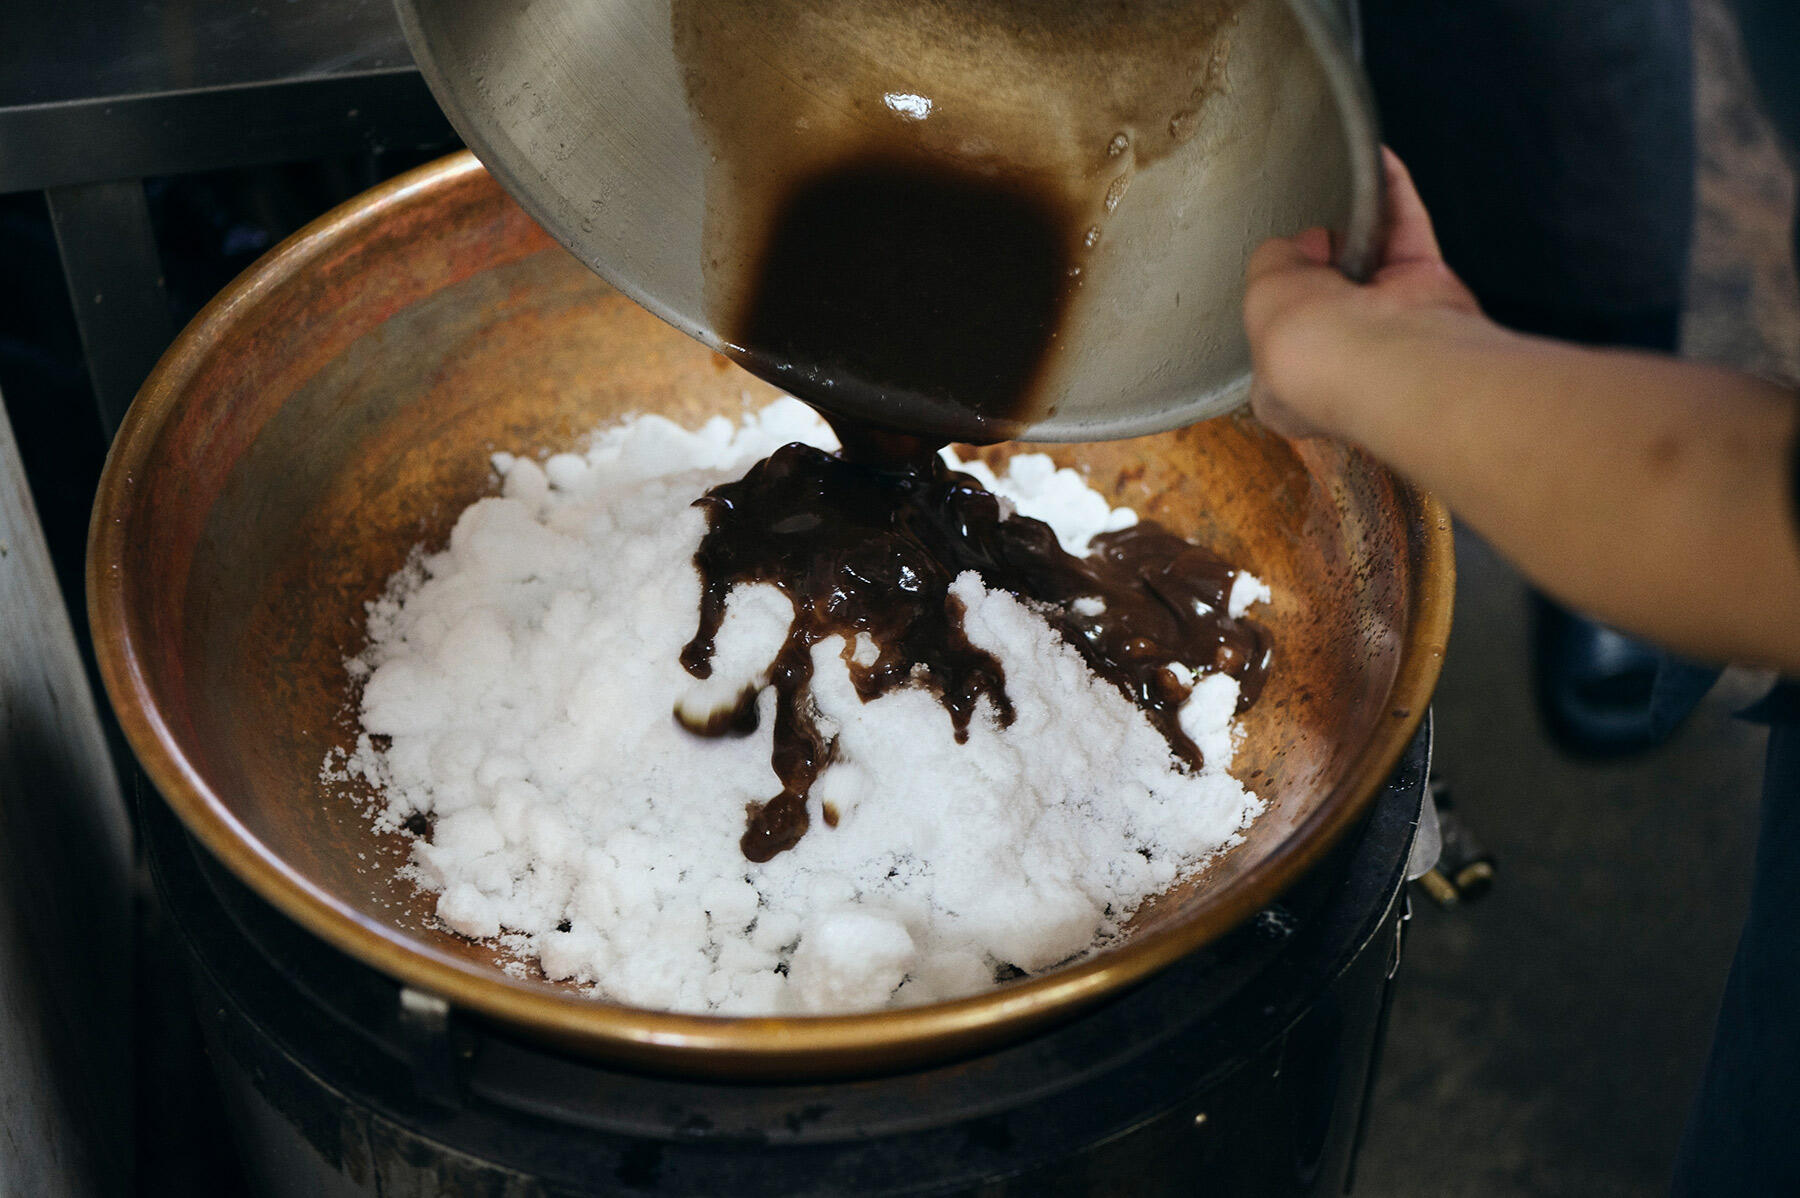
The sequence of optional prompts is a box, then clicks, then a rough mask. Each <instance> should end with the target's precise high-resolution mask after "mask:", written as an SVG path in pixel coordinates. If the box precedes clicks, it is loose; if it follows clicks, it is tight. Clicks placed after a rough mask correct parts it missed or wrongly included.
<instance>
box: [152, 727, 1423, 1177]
mask: <svg viewBox="0 0 1800 1198" xmlns="http://www.w3.org/2000/svg"><path fill="white" fill-rule="evenodd" d="M1428 728H1429V726H1427V729H1425V730H1422V731H1421V735H1420V738H1419V740H1418V741H1417V742H1415V744H1414V746H1413V748H1412V750H1411V751H1409V753H1408V755H1407V757H1406V759H1405V761H1404V763H1403V765H1402V766H1401V768H1400V770H1399V771H1398V773H1397V774H1396V776H1395V778H1394V780H1393V782H1392V783H1390V785H1389V787H1388V788H1387V790H1386V791H1385V792H1384V794H1383V795H1382V797H1381V798H1380V800H1379V801H1378V803H1377V805H1376V807H1375V810H1374V812H1373V813H1372V815H1371V816H1370V818H1369V820H1368V822H1367V823H1366V824H1365V825H1364V826H1363V828H1362V829H1361V830H1360V831H1359V832H1358V833H1356V834H1354V835H1353V836H1351V837H1350V838H1349V839H1348V841H1347V842H1346V843H1345V844H1344V845H1343V846H1342V847H1341V848H1340V849H1339V850H1337V851H1336V852H1335V853H1334V854H1333V856H1332V857H1331V858H1329V859H1328V860H1327V862H1326V863H1324V864H1323V865H1321V866H1320V867H1319V868H1318V869H1317V870H1315V871H1314V872H1313V873H1312V874H1311V875H1309V876H1308V877H1307V878H1306V879H1305V880H1304V881H1303V882H1302V883H1301V884H1300V885H1299V886H1298V887H1296V888H1295V889H1294V890H1293V891H1292V892H1291V893H1290V894H1289V895H1288V896H1287V897H1286V898H1285V899H1284V900H1283V902H1282V903H1280V904H1278V905H1277V906H1276V907H1274V908H1271V909H1270V910H1268V911H1265V912H1264V913H1262V914H1261V915H1260V916H1259V917H1257V918H1256V919H1255V920H1252V921H1251V922H1250V923H1249V924H1247V925H1246V926H1245V927H1244V928H1242V929H1240V930H1239V931H1238V932H1236V933H1234V934H1233V935H1232V936H1230V937H1227V938H1226V939H1225V940H1223V941H1221V942H1218V943H1216V944H1214V945H1212V946H1210V947H1209V948H1208V949H1206V950H1204V951H1203V952H1201V953H1198V954H1195V955H1194V956H1193V957H1191V958H1189V959H1187V960H1185V961H1183V962H1180V963H1179V964H1177V965H1176V966H1174V967H1172V968H1171V969H1169V970H1167V971H1166V972H1164V973H1163V974H1161V975H1158V977H1156V978H1155V979H1153V980H1152V981H1150V982H1148V983H1146V984H1145V985H1143V986H1141V987H1139V988H1137V989H1136V990H1133V991H1132V992H1130V993H1128V994H1126V995H1124V996H1123V997H1121V998H1119V999H1118V1000H1116V1001H1114V1002H1112V1003H1109V1004H1107V1005H1106V1006H1104V1007H1102V1008H1100V1009H1099V1010H1097V1011H1094V1012H1091V1013H1089V1014H1087V1015H1084V1016H1082V1017H1080V1018H1078V1019H1076V1020H1074V1021H1073V1022H1071V1023H1068V1024H1066V1025H1064V1026H1062V1027H1060V1028H1057V1029H1054V1030H1052V1031H1050V1032H1047V1033H1045V1034H1042V1035H1040V1036H1037V1037H1035V1038H1033V1039H1031V1040H1028V1041H1026V1042H1024V1043H1021V1044H1017V1045H1014V1046H1011V1047H1008V1048H1003V1049H1001V1050H999V1051H996V1052H993V1053H989V1054H986V1055H983V1056H979V1057H976V1058H974V1059H971V1060H966V1061H961V1062H957V1063H954V1064H950V1065H946V1066H939V1067H934V1068H929V1069H924V1070H920V1071H917V1072H914V1073H907V1074H901V1075H898V1076H889V1077H879V1078H870V1079H866V1080H861V1081H850V1082H837V1083H824V1084H804V1085H742V1084H735V1085H733V1084H717V1083H707V1082H701V1081H691V1080H684V1079H676V1078H665V1077H650V1076H645V1075H641V1074H633V1073H627V1072H624V1071H621V1070H617V1069H611V1068H607V1067H604V1066H599V1065H595V1064H592V1063H588V1062H583V1061H578V1060H572V1059H569V1058H566V1057H563V1056H561V1055H558V1054H556V1053H554V1052H549V1051H546V1050H544V1049H542V1048H539V1047H537V1046H534V1045H531V1044H527V1043H523V1042H520V1041H518V1040H516V1039H514V1038H512V1037H510V1036H508V1035H507V1034H506V1033H505V1031H504V1030H503V1029H498V1028H494V1027H490V1026H486V1025H483V1024H480V1023H477V1022H475V1021H472V1020H469V1019H467V1018H465V1017H462V1016H460V1015H456V1014H454V1013H453V1014H452V1016H451V1018H450V1020H449V1021H448V1024H447V1027H446V1030H445V1032H444V1039H443V1040H442V1041H441V1042H438V1041H434V1042H432V1043H430V1044H424V1045H421V1044H420V1042H419V1036H418V1026H417V1025H416V1023H415V1024H414V1026H412V1027H411V1028H409V1027H408V1026H407V1020H408V1016H406V1015H404V1014H403V1012H405V1011H406V1009H407V1008H406V1006H405V1004H404V1002H403V999H402V996H401V993H400V988H399V987H398V986H397V985H396V984H395V983H393V982H391V981H389V980H388V979H386V978H384V977H382V976H380V975H378V974H376V973H374V972H373V971H370V970H367V969H364V968H363V967H361V966H358V965H356V964H354V963H353V962H350V961H348V960H347V959H346V958H343V957H342V956H340V955H338V954H336V953H335V952H333V951H332V950H330V949H329V948H327V947H326V946H324V945H323V944H322V943H320V942H318V941H316V940H314V939H312V938H311V937H310V936H308V935H306V934H305V933H303V932H301V931H300V930H299V929H297V928H296V927H294V926H293V925H292V924H289V923H288V922H287V921H286V920H284V919H282V918H281V917H280V916H279V915H277V914H276V913H275V912H274V911H273V910H272V909H270V908H268V907H267V906H266V905H264V904H262V903H261V902H260V901H259V900H257V899H255V898H254V896H251V895H249V894H248V892H246V891H244V890H243V888H242V887H241V886H238V885H237V884H236V883H235V882H234V881H233V880H232V879H231V878H230V877H229V876H228V875H226V874H225V873H224V871H223V870H222V869H220V868H219V867H217V866H216V865H215V864H213V863H212V862H211V860H210V859H209V858H207V857H205V855H204V854H203V853H202V852H200V851H199V850H197V849H196V848H195V846H193V844H192V843H191V842H190V841H189V840H188V839H187V837H186V836H185V834H184V833H183V832H182V831H181V829H180V828H179V826H178V825H177V824H176V822H175V821H174V819H173V817H172V816H171V815H170V814H169V813H168V811H167V810H166V809H165V808H163V806H162V805H161V804H160V803H158V802H154V801H151V802H148V803H147V804H146V811H145V812H144V828H145V834H146V843H147V847H148V850H149V853H150V855H151V859H152V862H153V864H154V866H155V868H156V873H157V876H158V882H159V886H160V888H161V890H162V893H163V896H164V899H165V902H166V903H167V905H168V908H169V911H170V914H171V916H172V920H173V922H174V923H175V924H176V925H177V926H178V927H179V929H180V931H181V934H182V937H183V939H184V940H185V943H186V945H187V948H188V951H189V954H190V956H191V959H192V963H193V965H194V966H195V968H194V970H193V972H194V975H195V978H196V983H197V990H198V994H199V996H200V1004H201V1009H202V1011H203V1015H204V1020H205V1023H206V1025H207V1031H208V1035H209V1038H211V1039H212V1040H213V1041H214V1043H215V1044H216V1045H217V1047H218V1051H219V1055H220V1056H221V1058H222V1059H226V1060H229V1061H230V1062H231V1064H230V1065H229V1066H228V1067H227V1070H226V1072H227V1076H228V1085H235V1086H237V1087H238V1088H239V1089H240V1090H243V1088H244V1087H249V1090H245V1091H244V1093H245V1094H246V1098H245V1101H246V1102H251V1101H252V1098H250V1097H249V1095H250V1093H251V1092H252V1091H253V1092H254V1095H255V1097H254V1099H253V1101H254V1103H255V1104H256V1105H258V1106H266V1107H267V1108H268V1110H269V1111H272V1112H274V1113H275V1114H273V1115H271V1116H270V1117H269V1118H266V1119H263V1120H262V1121H261V1124H260V1126H261V1127H262V1134H261V1135H260V1137H252V1138H253V1139H254V1140H256V1141H257V1142H258V1143H259V1144H260V1145H261V1147H260V1148H258V1149H257V1150H258V1151H267V1150H268V1146H267V1143H266V1141H267V1140H268V1134H267V1133H268V1130H269V1128H270V1127H271V1126H274V1127H282V1128H287V1129H289V1130H290V1131H291V1133H292V1136H293V1138H294V1139H295V1141H296V1142H303V1143H305V1144H307V1145H310V1148H309V1149H308V1153H307V1154H303V1155H305V1157H306V1159H307V1160H310V1161H313V1162H315V1163H319V1162H322V1164H320V1166H319V1167H321V1168H324V1169H328V1170H330V1171H332V1173H333V1175H334V1176H335V1175H337V1174H339V1173H341V1174H343V1175H344V1176H345V1177H353V1176H354V1177H359V1178H361V1179H362V1183H361V1184H365V1185H366V1184H368V1183H369V1179H370V1178H375V1179H378V1180H377V1181H376V1182H375V1183H374V1184H378V1185H380V1186H381V1187H382V1189H381V1192H384V1193H387V1194H395V1193H413V1192H417V1193H421V1194H423V1193H431V1192H439V1191H442V1192H467V1193H487V1192H499V1188H500V1187H501V1186H510V1187H512V1188H510V1189H507V1190H506V1191H505V1192H507V1193H514V1192H524V1193H574V1192H619V1193H640V1192H641V1193H663V1194H724V1193H730V1194H756V1193H781V1194H789V1193H847V1192H858V1193H965V1192H966V1193H984V1194H1013V1193H1017V1194H1054V1193H1069V1194H1086V1193H1109V1192H1111V1193H1130V1194H1134V1195H1138V1194H1157V1193H1170V1194H1175V1193H1183V1194H1186V1193H1196V1192H1217V1193H1229V1194H1277V1195H1312V1194H1325V1193H1336V1192H1339V1191H1340V1190H1341V1189H1342V1186H1343V1184H1344V1181H1345V1179H1346V1178H1347V1176H1348V1173H1349V1170H1350V1166H1351V1157H1352V1153H1353V1148H1354V1141H1355V1138H1356V1134H1357V1128H1358V1125H1359V1123H1361V1122H1362V1121H1363V1117H1364V1105H1365V1102H1366V1094H1367V1081H1368V1078H1369V1076H1370V1073H1371V1070H1372V1066H1373V1059H1374V1057H1375V1055H1376V1053H1377V1052H1378V1039H1379V1032H1380V1027H1381V1023H1382V1018H1381V1015H1382V1010H1383V1008H1384V1004H1385V996H1386V993H1387V987H1388V980H1389V978H1390V976H1391V973H1392V969H1393V967H1394V965H1395V964H1396V962H1397V956H1396V954H1397V952H1398V947H1399V933H1398V929H1399V927H1400V918H1401V893H1402V885H1403V881H1404V870H1405V865H1406V858H1407V850H1408V847H1409V845H1410V842H1411V838H1412V832H1413V828H1414V826H1415V824H1416V821H1417V818H1418V811H1419V805H1420V802H1421V800H1422V798H1423V796H1424V793H1425V778H1426V771H1427V768H1428V757H1429V738H1428ZM417 1014H418V1012H417V1011H414V1012H413V1013H412V1015H413V1016H414V1017H416V1016H417ZM421 1054H424V1056H425V1058H426V1059H425V1060H424V1061H423V1062H421V1060H420V1057H421ZM446 1058H447V1059H449V1060H451V1061H454V1062H455V1063H456V1072H457V1076H456V1077H455V1078H454V1080H453V1082H452V1083H451V1085H449V1086H448V1087H447V1088H446V1087H445V1086H444V1085H442V1083H441V1081H439V1082H434V1084H433V1085H431V1086H429V1087H425V1090H426V1092H424V1093H422V1092H421V1087H420V1086H419V1085H418V1084H417V1082H416V1078H417V1077H418V1076H419V1075H420V1074H419V1069H420V1067H421V1064H423V1066H424V1067H425V1068H426V1069H427V1070H428V1072H427V1073H426V1076H428V1077H429V1076H432V1074H433V1073H435V1071H436V1069H437V1065H436V1064H434V1062H441V1061H442V1060H444V1059H446ZM231 1079H235V1080H231ZM1202 1115H1204V1116H1205V1118H1204V1120H1199V1117H1200V1116H1202ZM1197 1120H1198V1121H1197ZM384 1160H387V1161H388V1162H389V1163H394V1162H405V1163H406V1164H405V1168H404V1169H399V1168H398V1165H396V1166H395V1168H396V1169H397V1170H398V1171H390V1172H389V1173H387V1174H385V1175H384V1174H383V1173H382V1172H381V1169H382V1164H383V1161H384ZM422 1162H423V1163H422ZM292 1167H293V1166H291V1165H290V1168H292ZM420 1169H424V1170H426V1173H419V1172H418V1170H420ZM371 1170H373V1171H371ZM408 1170H410V1172H408ZM251 1172H252V1173H255V1172H256V1166H255V1164H254V1163H252V1166H251ZM402 1175H404V1176H405V1177H407V1178H413V1179H415V1180H416V1179H417V1178H418V1177H422V1176H428V1179H429V1180H428V1182H420V1183H418V1184H419V1187H420V1188H417V1189H408V1188H405V1186H403V1185H400V1184H399V1182H398V1180H397V1179H398V1178H400V1177H401V1176H402ZM521 1178H524V1179H529V1181H528V1183H527V1182H522V1181H521V1180H520V1179H521ZM1202 1180H1204V1184H1202ZM308 1184H314V1183H310V1182H309V1183H308ZM345 1185H346V1187H348V1188H346V1189H344V1190H343V1191H342V1192H347V1193H349V1192H364V1191H363V1190H361V1189H358V1188H356V1186H355V1185H353V1184H352V1183H351V1182H346V1183H345ZM520 1186H525V1188H524V1189H522V1190H521V1189H520V1188H519V1187H520ZM367 1192H376V1191H375V1190H373V1189H369V1190H367Z"/></svg>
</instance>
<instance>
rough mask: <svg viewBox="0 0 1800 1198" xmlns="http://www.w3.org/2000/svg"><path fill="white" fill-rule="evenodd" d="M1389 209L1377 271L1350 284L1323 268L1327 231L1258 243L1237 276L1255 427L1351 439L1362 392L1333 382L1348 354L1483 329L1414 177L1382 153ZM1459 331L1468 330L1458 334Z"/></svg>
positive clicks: (1327, 265) (1328, 252) (1327, 264)
mask: <svg viewBox="0 0 1800 1198" xmlns="http://www.w3.org/2000/svg"><path fill="white" fill-rule="evenodd" d="M1382 165H1383V168H1384V170H1385V172H1386V183H1387V187H1386V191H1387V210H1386V213H1385V215H1384V224H1385V230H1384V248H1383V251H1382V258H1381V265H1380V267H1379V268H1378V269H1377V270H1376V271H1375V273H1374V275H1373V276H1371V277H1370V279H1369V281H1368V282H1367V283H1360V284H1359V283H1353V282H1351V281H1350V280H1349V279H1348V278H1346V277H1345V276H1344V275H1343V274H1342V273H1341V272H1340V271H1338V269H1337V268H1336V267H1334V266H1333V265H1331V257H1332V252H1331V251H1332V246H1331V234H1330V233H1328V232H1327V231H1326V230H1324V229H1308V230H1306V231H1305V232H1303V233H1301V234H1299V235H1298V236H1296V237H1277V238H1274V239H1272V240H1270V241H1267V242H1265V243H1264V244H1263V245H1262V246H1261V247H1260V248H1259V249H1258V250H1257V251H1256V253H1255V254H1253V255H1252V256H1251V258H1250V264H1249V268H1248V269H1247V271H1246V272H1245V283H1246V290H1245V294H1244V327H1245V330H1246V331H1247V332H1248V333H1249V336H1250V355H1251V360H1252V364H1253V368H1254V371H1255V380H1256V381H1255V385H1254V386H1253V387H1252V389H1251V394H1250V402H1251V406H1252V408H1253V410H1254V411H1255V412H1256V414H1257V416H1258V417H1259V418H1261V420H1262V421H1263V423H1265V424H1267V425H1268V426H1269V427H1271V428H1273V429H1275V431H1277V432H1279V433H1282V434H1284V435H1286V436H1289V437H1305V436H1317V435H1337V436H1346V437H1350V438H1351V439H1355V436H1354V431H1355V428H1356V424H1357V417H1358V412H1357V411H1356V408H1357V405H1358V404H1359V403H1366V402H1370V401H1371V398H1370V397H1369V396H1368V395H1367V389H1366V388H1365V389H1363V390H1362V391H1361V392H1360V393H1359V392H1358V391H1356V390H1354V389H1348V390H1347V389H1346V388H1344V387H1342V386H1340V385H1339V384H1340V381H1341V378H1342V375H1343V367H1344V365H1345V364H1346V363H1347V362H1350V361H1352V360H1354V359H1353V357H1352V356H1353V355H1358V354H1367V353H1368V352H1369V351H1370V350H1371V349H1373V348H1374V347H1375V346H1377V345H1378V344H1381V343H1382V342H1384V341H1388V340H1389V339H1392V338H1395V337H1399V336H1412V335H1419V334H1424V335H1429V336H1444V335H1457V336H1462V335H1469V334H1470V333H1476V334H1477V335H1479V333H1480V332H1481V330H1482V329H1483V328H1485V327H1491V326H1487V322H1486V320H1485V319H1484V318H1482V316H1481V309H1480V307H1479V305H1477V304H1476V302H1475V297H1474V296H1473V295H1471V294H1470V293H1469V289H1468V288H1467V287H1465V286H1463V284H1462V281H1461V280H1460V279H1458V278H1457V277H1456V275H1455V274H1454V273H1452V272H1451V270H1450V268H1449V267H1448V266H1446V265H1444V256H1443V254H1442V253H1441V252H1440V251H1439V250H1438V243H1437V234H1435V233H1434V232H1433V231H1432V228H1431V217H1430V216H1429V215H1428V214H1427V213H1426V211H1425V206H1424V204H1423V203H1421V202H1420V200H1419V193H1418V191H1417V190H1416V189H1415V188H1414V187H1413V182H1412V176H1411V175H1410V174H1408V173H1407V170H1406V167H1405V166H1404V165H1402V164H1401V162H1400V159H1399V157H1398V156H1396V155H1395V154H1394V152H1393V151H1392V150H1389V149H1385V148H1384V149H1383V150H1382ZM1458 325H1466V326H1469V327H1466V328H1457V327H1456V326H1458Z"/></svg>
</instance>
